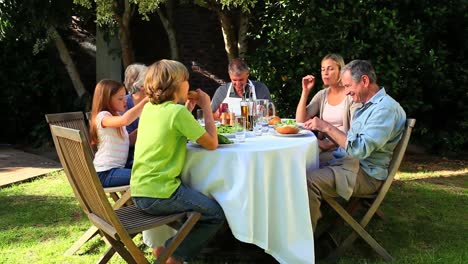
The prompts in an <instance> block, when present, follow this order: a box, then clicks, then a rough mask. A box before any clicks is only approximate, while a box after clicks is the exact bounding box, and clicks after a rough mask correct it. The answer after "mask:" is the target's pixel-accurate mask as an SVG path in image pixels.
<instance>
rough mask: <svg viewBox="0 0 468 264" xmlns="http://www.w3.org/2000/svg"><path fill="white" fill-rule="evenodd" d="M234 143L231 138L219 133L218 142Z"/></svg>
mask: <svg viewBox="0 0 468 264" xmlns="http://www.w3.org/2000/svg"><path fill="white" fill-rule="evenodd" d="M232 143H233V142H232V140H230V139H229V138H227V137H225V136H223V135H220V134H218V144H232Z"/></svg>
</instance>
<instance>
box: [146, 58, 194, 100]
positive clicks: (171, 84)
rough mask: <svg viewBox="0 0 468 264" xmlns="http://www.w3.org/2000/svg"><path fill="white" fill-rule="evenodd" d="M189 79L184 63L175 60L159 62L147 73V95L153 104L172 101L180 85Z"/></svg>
mask: <svg viewBox="0 0 468 264" xmlns="http://www.w3.org/2000/svg"><path fill="white" fill-rule="evenodd" d="M188 79H189V72H188V70H187V68H186V67H185V66H184V65H183V64H182V63H180V62H178V61H174V60H160V61H157V62H155V63H153V64H152V65H151V66H149V67H148V71H147V72H146V78H145V92H146V95H147V96H148V97H149V100H150V102H151V103H153V104H161V103H164V102H167V101H172V100H174V99H175V93H176V92H177V89H179V87H180V84H181V83H182V82H185V81H188Z"/></svg>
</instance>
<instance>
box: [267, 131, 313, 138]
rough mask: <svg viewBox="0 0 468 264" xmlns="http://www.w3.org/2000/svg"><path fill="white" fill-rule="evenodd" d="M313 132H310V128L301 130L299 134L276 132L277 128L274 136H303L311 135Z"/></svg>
mask: <svg viewBox="0 0 468 264" xmlns="http://www.w3.org/2000/svg"><path fill="white" fill-rule="evenodd" d="M311 133H312V132H310V131H309V130H301V131H299V133H297V134H281V133H278V132H276V130H275V132H274V133H273V136H277V137H302V136H306V135H310V134H311Z"/></svg>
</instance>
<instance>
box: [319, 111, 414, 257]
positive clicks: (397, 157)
mask: <svg viewBox="0 0 468 264" xmlns="http://www.w3.org/2000/svg"><path fill="white" fill-rule="evenodd" d="M415 123H416V119H407V120H406V125H405V129H404V131H403V135H402V137H401V139H400V141H399V142H398V144H397V146H396V148H395V150H394V152H393V157H392V160H391V161H390V164H389V167H388V177H387V179H386V180H385V182H384V183H383V184H382V186H381V187H380V189H379V191H378V192H377V193H375V194H373V195H353V196H352V200H353V201H354V202H356V201H362V202H364V203H367V206H366V207H367V208H368V210H367V212H366V213H365V214H364V216H363V218H362V219H361V221H360V222H357V221H356V220H355V219H354V218H353V217H352V216H351V214H350V210H351V211H352V209H350V208H353V209H354V208H355V206H351V207H348V210H346V209H344V208H343V207H342V206H341V205H340V204H339V203H338V201H337V200H336V199H335V198H333V197H329V196H324V197H323V199H324V200H325V201H326V202H327V203H328V204H329V205H330V206H331V207H332V208H333V209H334V210H335V211H336V212H337V213H338V214H339V215H340V216H341V218H342V219H343V220H344V221H345V222H346V223H348V224H349V225H350V226H351V228H352V229H353V232H352V233H351V234H350V235H349V236H348V237H347V238H345V239H344V240H343V241H342V242H341V243H340V244H339V245H338V248H337V249H336V250H335V251H334V252H332V253H331V254H330V255H329V256H328V260H330V261H336V260H337V259H338V257H339V256H340V255H342V254H343V253H344V251H345V250H346V249H347V248H349V247H350V246H351V244H352V243H353V242H354V241H355V240H356V239H357V238H358V237H361V238H363V239H364V240H365V241H366V242H367V243H368V244H369V245H370V246H371V247H372V248H373V249H374V250H375V251H376V252H377V253H378V254H379V255H380V256H382V257H383V258H384V259H385V260H386V261H391V260H392V259H393V258H392V256H391V255H390V254H389V253H388V252H387V251H386V250H385V249H384V248H383V247H382V246H381V245H380V244H379V243H378V242H377V241H376V240H375V239H374V238H373V237H372V236H371V235H370V234H369V233H368V232H367V231H366V230H365V228H366V226H367V224H368V223H369V221H370V220H371V219H372V217H373V216H374V214H379V215H381V216H382V213H381V212H379V211H378V210H379V206H380V204H381V203H382V201H383V199H384V198H385V195H386V194H387V192H388V190H389V188H390V186H391V185H392V182H393V178H394V177H395V174H396V173H397V171H398V168H399V167H400V164H401V161H402V159H403V156H404V154H405V151H406V147H407V146H408V142H409V139H410V136H411V132H412V130H413V128H414V125H415ZM369 201H371V202H370V203H369ZM378 212H379V213H378Z"/></svg>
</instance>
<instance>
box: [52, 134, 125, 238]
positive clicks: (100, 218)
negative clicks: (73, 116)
mask: <svg viewBox="0 0 468 264" xmlns="http://www.w3.org/2000/svg"><path fill="white" fill-rule="evenodd" d="M51 131H52V136H53V137H54V139H55V141H56V144H57V150H58V151H59V152H60V155H59V157H60V162H61V163H62V166H63V168H64V170H65V173H66V174H67V178H68V180H69V182H70V185H71V186H72V188H73V191H74V193H75V196H76V197H77V198H78V200H79V201H80V204H81V206H82V208H83V210H84V211H85V213H86V214H87V216H88V218H89V219H90V220H91V222H93V223H94V224H95V225H96V226H97V227H99V228H106V229H107V230H108V231H109V232H110V233H118V234H119V236H122V235H127V236H128V233H127V232H126V231H125V229H124V228H123V226H122V224H121V222H120V220H119V219H118V218H117V215H116V214H115V211H114V209H113V208H112V206H111V204H110V202H109V200H108V199H107V197H106V194H105V193H104V189H103V188H102V185H101V182H100V181H99V178H98V176H97V173H96V170H95V169H94V165H93V158H92V151H91V149H90V147H89V144H88V143H87V142H86V138H85V136H84V135H83V133H82V132H81V131H80V130H75V129H70V128H66V127H61V126H55V125H51ZM128 238H129V237H128Z"/></svg>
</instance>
